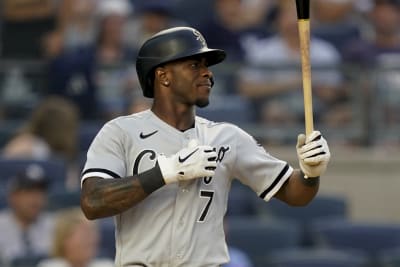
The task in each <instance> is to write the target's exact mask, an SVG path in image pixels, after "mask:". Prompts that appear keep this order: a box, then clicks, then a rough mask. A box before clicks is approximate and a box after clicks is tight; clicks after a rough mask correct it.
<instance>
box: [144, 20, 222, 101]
mask: <svg viewBox="0 0 400 267" xmlns="http://www.w3.org/2000/svg"><path fill="white" fill-rule="evenodd" d="M195 55H204V56H205V57H206V59H207V63H208V65H209V66H211V65H214V64H218V63H220V62H221V61H223V60H224V59H225V57H226V53H225V51H223V50H221V49H211V48H208V47H207V43H206V41H205V39H204V37H203V35H202V34H201V33H200V32H199V31H198V30H196V29H194V28H190V27H174V28H170V29H167V30H163V31H161V32H159V33H157V34H155V35H153V36H152V37H151V38H150V39H148V40H147V41H146V42H145V43H144V44H143V45H142V47H141V48H140V50H139V53H138V57H137V59H136V71H137V74H138V77H139V81H140V85H141V87H142V90H143V95H144V96H145V97H150V98H152V97H154V88H153V83H154V70H155V68H156V67H158V66H160V65H162V64H165V63H167V62H171V61H174V60H177V59H182V58H186V57H191V56H195Z"/></svg>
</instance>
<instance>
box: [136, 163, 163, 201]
mask: <svg viewBox="0 0 400 267" xmlns="http://www.w3.org/2000/svg"><path fill="white" fill-rule="evenodd" d="M137 176H138V180H139V182H140V184H141V185H142V188H143V191H144V192H146V193H147V194H151V193H153V192H154V191H156V190H157V189H158V188H160V187H162V186H164V185H165V181H164V178H163V176H162V173H161V170H160V166H159V165H158V163H156V166H154V167H153V168H151V169H150V170H148V171H145V172H143V173H140V174H138V175H137Z"/></svg>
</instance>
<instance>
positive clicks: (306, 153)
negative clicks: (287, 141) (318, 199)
mask: <svg viewBox="0 0 400 267" xmlns="http://www.w3.org/2000/svg"><path fill="white" fill-rule="evenodd" d="M296 150H297V156H298V159H299V165H300V169H298V170H294V171H293V173H292V175H291V176H290V177H289V179H288V180H287V181H286V182H285V184H284V185H283V186H282V187H281V188H280V190H279V191H278V192H277V193H276V194H275V197H276V198H278V199H280V200H282V201H284V202H286V203H287V204H289V205H292V206H303V205H306V204H308V203H309V202H310V201H311V200H312V199H313V198H314V196H315V195H316V194H317V192H318V189H319V177H320V176H321V175H322V174H323V173H324V172H325V170H326V167H327V165H328V162H329V159H330V151H329V147H328V144H327V142H326V140H325V139H324V138H323V137H322V135H321V133H320V132H319V131H314V132H312V134H310V135H309V136H308V137H307V138H306V137H305V136H304V135H303V134H301V135H299V136H298V139H297V146H296Z"/></svg>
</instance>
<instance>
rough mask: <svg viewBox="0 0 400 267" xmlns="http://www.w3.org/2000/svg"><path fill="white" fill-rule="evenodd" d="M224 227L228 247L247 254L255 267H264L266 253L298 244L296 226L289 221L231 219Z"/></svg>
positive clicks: (298, 237) (298, 231)
mask: <svg viewBox="0 0 400 267" xmlns="http://www.w3.org/2000/svg"><path fill="white" fill-rule="evenodd" d="M226 227H227V228H226V232H227V243H228V245H229V246H232V247H236V248H238V249H241V250H242V251H243V252H245V253H247V255H248V256H249V257H250V259H251V261H252V262H253V263H254V264H255V267H262V266H265V265H264V264H265V260H266V257H265V256H266V253H267V252H271V251H275V250H278V249H282V248H292V247H298V246H299V244H300V230H299V228H298V225H297V224H296V223H293V222H290V221H283V220H265V219H260V218H252V217H244V218H240V217H231V218H228V219H227V221H226Z"/></svg>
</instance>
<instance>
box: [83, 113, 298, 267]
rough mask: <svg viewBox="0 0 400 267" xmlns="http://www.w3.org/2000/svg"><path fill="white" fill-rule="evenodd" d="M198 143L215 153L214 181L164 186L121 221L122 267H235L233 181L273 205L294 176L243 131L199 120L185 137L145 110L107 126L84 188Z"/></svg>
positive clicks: (118, 249) (120, 217)
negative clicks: (229, 266)
mask: <svg viewBox="0 0 400 267" xmlns="http://www.w3.org/2000/svg"><path fill="white" fill-rule="evenodd" d="M191 139H197V140H199V144H200V145H201V144H204V145H210V146H212V147H214V148H216V151H217V154H218V158H217V168H216V170H215V175H214V176H213V177H202V178H198V179H193V180H190V181H185V182H180V183H172V184H168V185H165V186H163V187H161V188H159V189H158V190H156V191H154V192H153V193H151V194H150V195H149V196H148V197H147V198H146V199H144V200H143V201H141V202H140V203H138V204H137V205H135V206H134V207H132V208H130V209H129V210H127V211H125V212H123V213H122V214H119V215H117V216H115V223H116V259H115V263H116V266H117V267H128V266H129V267H131V266H147V267H167V266H168V267H178V266H190V267H200V266H202V267H205V266H213V267H215V266H219V265H221V264H223V263H226V262H228V261H229V257H228V251H227V246H226V243H225V235H224V229H223V217H224V215H225V212H226V209H227V202H228V193H229V190H230V186H231V181H232V179H233V178H237V179H239V180H240V181H241V182H242V183H243V184H246V185H248V186H249V187H250V188H251V189H252V190H253V191H255V192H256V193H257V195H258V196H260V197H261V198H263V199H264V200H269V199H270V198H271V197H272V196H273V195H274V194H275V193H276V192H277V191H278V190H279V188H280V187H281V186H282V185H283V184H284V182H285V181H286V180H287V179H288V178H289V176H290V175H291V173H292V172H293V169H292V168H291V167H290V166H289V165H288V164H287V163H286V162H284V161H281V160H279V159H276V158H274V157H272V156H271V155H269V154H268V153H267V152H266V151H265V150H264V148H263V147H262V146H260V145H258V144H257V142H256V141H255V140H254V138H252V137H251V136H250V135H248V134H247V133H246V132H244V131H243V130H241V129H240V128H238V127H237V126H234V125H232V124H229V123H215V122H211V121H208V120H206V119H203V118H200V117H196V121H195V127H194V128H191V129H188V130H186V131H183V132H182V131H179V130H177V129H175V128H173V127H172V126H170V125H168V124H167V123H165V122H164V121H162V120H161V119H159V118H158V117H157V116H156V115H155V114H154V113H153V112H152V111H150V110H146V111H143V112H140V113H136V114H133V115H129V116H124V117H119V118H117V119H114V120H112V121H110V122H108V123H106V124H105V125H104V127H103V128H102V129H101V130H100V132H99V133H98V135H97V136H96V138H95V139H94V141H93V143H92V144H91V146H90V148H89V151H88V154H87V162H86V165H85V168H84V171H83V175H82V182H83V180H84V179H87V178H89V177H102V178H104V179H123V178H124V177H127V176H132V175H134V174H139V173H141V172H143V171H146V170H148V169H150V168H152V167H154V166H155V164H156V155H157V154H158V153H164V154H165V155H167V156H168V155H172V154H175V153H177V152H178V151H179V150H180V149H182V148H184V147H186V146H187V144H188V142H189V141H190V140H191Z"/></svg>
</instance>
